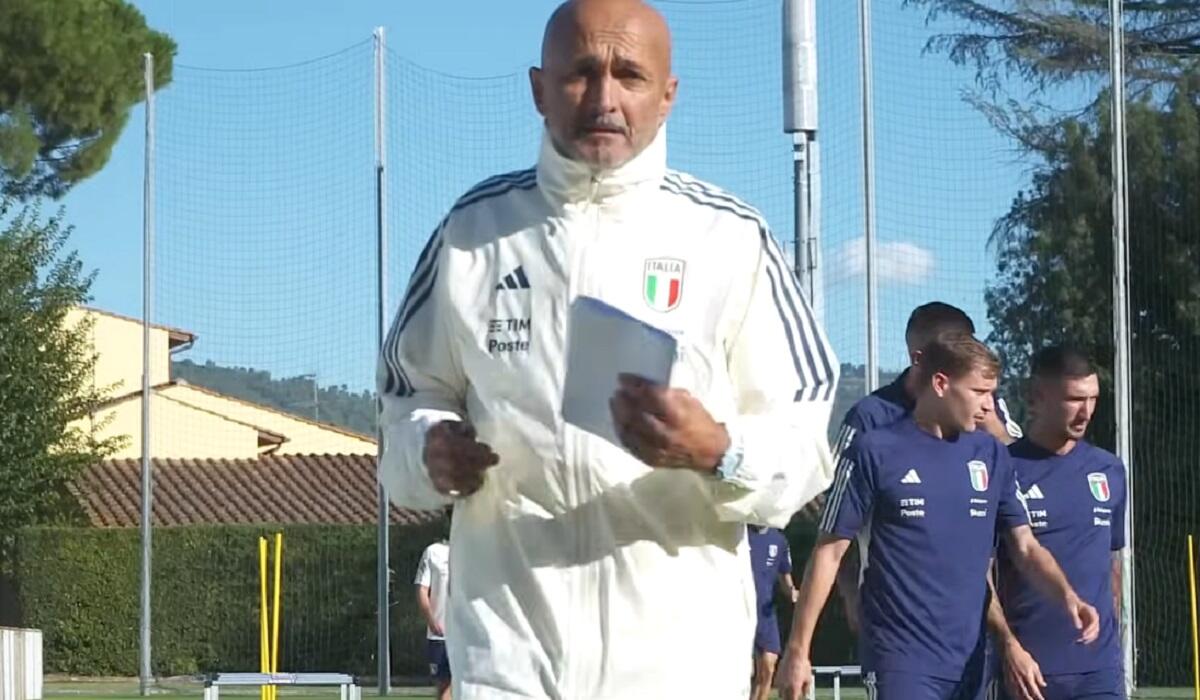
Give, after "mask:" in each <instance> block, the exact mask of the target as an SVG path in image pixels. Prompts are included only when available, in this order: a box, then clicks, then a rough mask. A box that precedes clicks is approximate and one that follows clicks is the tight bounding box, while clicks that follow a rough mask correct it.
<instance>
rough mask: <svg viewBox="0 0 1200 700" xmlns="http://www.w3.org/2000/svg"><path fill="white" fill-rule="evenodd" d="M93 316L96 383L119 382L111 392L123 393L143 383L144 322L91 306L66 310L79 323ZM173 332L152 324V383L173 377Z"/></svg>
mask: <svg viewBox="0 0 1200 700" xmlns="http://www.w3.org/2000/svg"><path fill="white" fill-rule="evenodd" d="M85 318H87V319H90V320H91V322H92V328H91V331H90V334H91V338H92V349H93V352H97V353H99V356H98V357H97V358H96V369H95V373H94V377H95V380H94V381H95V385H96V386H97V387H101V388H103V387H108V386H111V385H114V384H115V385H116V386H115V388H114V389H113V390H112V393H111V395H112V396H121V395H123V394H128V393H131V392H134V391H138V390H139V389H141V387H142V325H141V323H139V322H137V321H134V320H131V319H126V318H122V317H119V316H112V315H109V314H106V313H103V312H97V311H94V310H92V309H83V308H76V309H72V310H71V311H69V312H68V313H67V323H68V324H70V325H71V326H75V325H77V324H78V323H79V322H80V321H81V320H83V319H85ZM169 342H170V336H169V333H168V331H167V330H166V329H163V328H156V327H151V328H150V385H151V386H154V385H156V384H163V383H165V382H168V381H170V371H171V369H170V361H171V354H170V352H169V347H170V346H169Z"/></svg>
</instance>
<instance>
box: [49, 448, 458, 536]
mask: <svg viewBox="0 0 1200 700" xmlns="http://www.w3.org/2000/svg"><path fill="white" fill-rule="evenodd" d="M141 468H142V465H141V460H140V459H114V460H107V461H104V462H101V463H99V464H95V465H92V466H91V467H89V468H88V469H87V470H86V471H85V472H84V473H83V474H82V475H81V476H80V477H79V478H78V479H77V480H76V481H75V483H74V484H73V485H72V488H71V491H72V493H73V494H74V495H75V497H76V499H77V500H78V501H79V503H80V505H81V506H82V508H83V511H84V513H85V514H86V515H87V517H88V520H89V521H90V522H91V524H92V525H93V526H95V527H137V526H138V524H139V523H140V522H141V496H140V494H141V478H142V477H141ZM153 470H154V525H156V526H174V525H200V524H205V525H212V524H235V523H236V524H249V523H326V524H342V525H350V524H354V525H365V524H371V523H374V522H375V513H376V508H377V505H376V504H377V499H378V495H377V493H378V492H377V487H376V482H375V457H374V456H372V455H341V454H339V455H263V456H262V457H259V458H258V459H155V460H154V463H153ZM437 517H439V516H438V514H437V513H431V512H425V511H412V510H405V509H402V508H397V507H396V506H392V507H391V515H390V518H389V520H390V522H392V523H393V524H400V525H407V524H417V523H423V522H428V521H431V520H434V519H436V518H437Z"/></svg>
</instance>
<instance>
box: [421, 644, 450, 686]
mask: <svg viewBox="0 0 1200 700" xmlns="http://www.w3.org/2000/svg"><path fill="white" fill-rule="evenodd" d="M425 643H426V647H425V649H426V653H427V654H428V655H429V675H430V676H431V677H432V678H433V679H434V680H437V681H449V680H450V657H449V655H447V654H446V641H445V640H443V639H427V640H425Z"/></svg>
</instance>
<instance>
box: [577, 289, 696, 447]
mask: <svg viewBox="0 0 1200 700" xmlns="http://www.w3.org/2000/svg"><path fill="white" fill-rule="evenodd" d="M674 361H675V338H674V336H672V335H671V334H670V333H668V332H666V331H664V330H662V329H660V328H656V327H654V326H652V325H650V324H648V323H645V322H644V321H640V320H638V319H636V318H634V317H633V316H630V315H629V314H627V313H625V312H624V311H621V310H620V309H618V308H616V307H613V306H610V305H608V304H606V303H604V302H603V301H600V300H599V299H595V298H592V297H584V296H581V297H578V298H576V299H575V301H574V302H572V304H571V311H570V315H569V316H568V320H567V376H566V382H565V386H564V388H563V405H562V412H563V419H564V420H566V422H568V423H570V424H572V425H574V426H575V427H577V428H580V429H582V430H586V431H588V432H589V433H592V434H594V435H597V436H599V437H602V438H604V439H606V440H608V441H609V442H612V443H613V444H614V445H618V446H620V444H621V442H620V440H619V439H618V438H617V434H616V430H615V428H614V427H613V422H612V413H611V412H610V409H609V406H608V400H609V399H610V398H612V395H613V393H614V392H616V390H617V387H618V385H619V384H618V381H617V375H619V374H622V373H628V374H636V375H638V376H640V377H643V378H645V379H648V380H650V381H652V382H656V383H658V384H663V385H667V384H669V383H670V381H671V365H672V364H673V363H674Z"/></svg>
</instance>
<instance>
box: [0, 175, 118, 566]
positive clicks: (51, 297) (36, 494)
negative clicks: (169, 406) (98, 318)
mask: <svg viewBox="0 0 1200 700" xmlns="http://www.w3.org/2000/svg"><path fill="white" fill-rule="evenodd" d="M13 208H14V205H13V201H12V200H11V199H5V200H4V201H3V202H2V203H0V222H5V223H4V226H3V229H0V538H4V539H7V536H8V535H11V534H12V533H13V532H14V531H15V530H16V529H17V528H20V527H23V526H26V525H32V524H39V523H49V522H57V521H60V520H63V519H68V518H70V517H71V516H72V515H73V514H74V510H73V507H72V504H73V500H72V499H71V498H70V496H69V494H68V493H67V485H68V484H69V483H70V482H71V481H72V480H73V479H74V478H75V477H76V476H77V475H78V474H79V472H80V470H82V469H83V468H85V467H86V466H87V465H89V464H93V463H95V462H97V461H99V460H101V459H103V458H104V457H105V456H106V455H108V454H111V451H112V450H113V449H115V448H116V447H118V446H119V444H118V442H117V441H116V440H107V441H103V442H100V441H97V440H95V439H94V438H93V436H92V435H91V434H90V431H89V430H84V429H81V428H80V427H78V425H76V426H72V425H71V424H72V423H73V422H75V421H78V420H79V419H83V418H87V417H89V416H90V415H91V414H92V413H93V411H94V410H95V408H96V407H97V405H98V404H99V403H100V402H101V401H102V400H103V399H104V398H105V396H106V390H105V388H104V387H96V386H95V385H94V374H93V367H94V366H95V361H96V358H95V355H94V351H93V349H92V345H91V340H90V336H89V332H90V325H89V324H88V323H87V322H86V321H85V322H81V323H74V324H72V323H69V322H68V318H67V314H68V312H69V311H70V310H71V309H73V308H75V307H77V306H79V305H81V304H83V303H85V302H86V301H87V300H88V289H89V288H90V287H91V284H92V279H93V277H92V276H91V275H84V274H83V271H82V265H81V263H80V261H79V258H78V257H77V255H76V254H75V253H74V252H67V251H66V250H65V246H66V243H67V239H68V238H69V236H70V234H71V229H70V228H69V227H65V226H64V225H63V223H62V217H61V214H60V215H56V216H52V217H50V218H43V217H42V216H41V213H40V211H39V210H38V209H37V207H35V206H32V205H26V206H24V207H22V208H20V209H18V210H16V211H13ZM0 541H2V540H0ZM2 553H3V552H2V550H0V554H2Z"/></svg>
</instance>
